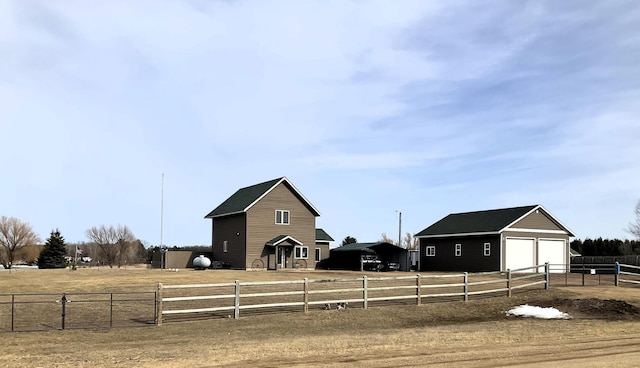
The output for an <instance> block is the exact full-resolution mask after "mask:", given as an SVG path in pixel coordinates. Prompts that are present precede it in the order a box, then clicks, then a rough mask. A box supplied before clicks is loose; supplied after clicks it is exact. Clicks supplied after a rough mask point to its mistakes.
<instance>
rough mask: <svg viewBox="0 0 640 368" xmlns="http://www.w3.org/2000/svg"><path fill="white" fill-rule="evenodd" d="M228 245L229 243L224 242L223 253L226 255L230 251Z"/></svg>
mask: <svg viewBox="0 0 640 368" xmlns="http://www.w3.org/2000/svg"><path fill="white" fill-rule="evenodd" d="M228 244H229V243H227V241H226V240H225V241H223V242H222V251H223V252H224V253H227V252H228V251H229V248H228Z"/></svg>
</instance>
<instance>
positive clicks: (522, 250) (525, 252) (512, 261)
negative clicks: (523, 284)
mask: <svg viewBox="0 0 640 368" xmlns="http://www.w3.org/2000/svg"><path fill="white" fill-rule="evenodd" d="M535 244H536V241H535V239H521V238H507V246H506V252H505V253H506V254H505V265H506V268H507V269H509V270H517V269H520V268H525V267H532V266H535V261H534V258H535ZM533 271H534V270H532V269H529V270H522V271H520V272H533Z"/></svg>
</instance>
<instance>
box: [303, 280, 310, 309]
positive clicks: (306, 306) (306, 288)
mask: <svg viewBox="0 0 640 368" xmlns="http://www.w3.org/2000/svg"><path fill="white" fill-rule="evenodd" d="M303 291H304V296H303V298H302V302H303V303H304V308H303V310H304V312H305V313H307V312H309V279H308V278H307V277H305V278H304V286H303Z"/></svg>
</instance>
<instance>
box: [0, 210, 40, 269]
mask: <svg viewBox="0 0 640 368" xmlns="http://www.w3.org/2000/svg"><path fill="white" fill-rule="evenodd" d="M39 242H40V239H39V238H38V236H37V235H36V233H35V232H34V231H33V229H32V228H31V225H29V224H28V223H25V222H22V221H20V220H18V219H17V218H15V217H7V216H2V217H0V263H2V265H3V266H4V267H5V268H11V265H13V261H14V260H15V257H16V254H17V251H19V250H20V249H22V248H24V247H27V246H30V245H35V244H38V243H39Z"/></svg>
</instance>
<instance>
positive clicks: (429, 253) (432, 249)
mask: <svg viewBox="0 0 640 368" xmlns="http://www.w3.org/2000/svg"><path fill="white" fill-rule="evenodd" d="M426 253H427V257H435V256H436V247H435V245H427V250H426Z"/></svg>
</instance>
